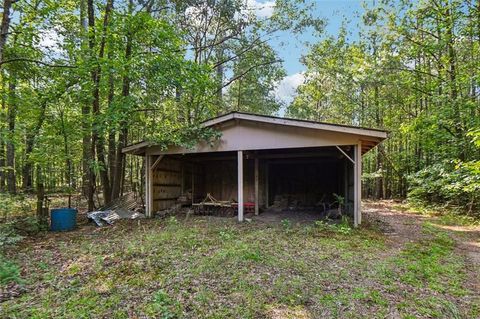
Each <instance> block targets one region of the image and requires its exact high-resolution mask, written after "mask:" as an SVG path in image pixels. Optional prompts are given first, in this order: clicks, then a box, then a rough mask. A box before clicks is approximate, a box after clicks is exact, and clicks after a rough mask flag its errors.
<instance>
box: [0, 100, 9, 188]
mask: <svg viewBox="0 0 480 319" xmlns="http://www.w3.org/2000/svg"><path fill="white" fill-rule="evenodd" d="M5 108H6V106H5V98H2V111H1V112H0V192H5V191H6V189H5V182H6V174H5V173H6V172H5V169H6V167H5V165H6V162H5V156H6V154H5V124H6V122H7V121H6V118H5V117H4V110H5Z"/></svg>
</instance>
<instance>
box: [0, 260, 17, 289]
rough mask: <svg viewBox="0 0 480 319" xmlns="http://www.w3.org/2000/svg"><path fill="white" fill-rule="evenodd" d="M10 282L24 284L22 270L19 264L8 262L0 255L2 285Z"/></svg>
mask: <svg viewBox="0 0 480 319" xmlns="http://www.w3.org/2000/svg"><path fill="white" fill-rule="evenodd" d="M10 282H16V283H21V282H22V280H21V277H20V268H19V267H18V265H17V264H15V263H14V262H12V261H9V260H7V259H6V258H5V257H3V256H2V255H1V254H0V284H2V285H5V284H8V283H10Z"/></svg>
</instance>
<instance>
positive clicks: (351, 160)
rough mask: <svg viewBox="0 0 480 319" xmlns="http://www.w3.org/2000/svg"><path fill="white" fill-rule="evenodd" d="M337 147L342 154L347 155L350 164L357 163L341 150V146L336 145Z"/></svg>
mask: <svg viewBox="0 0 480 319" xmlns="http://www.w3.org/2000/svg"><path fill="white" fill-rule="evenodd" d="M335 147H336V148H337V149H338V150H339V151H340V152H342V154H343V155H345V157H346V158H348V160H349V161H350V162H352V163H355V161H354V160H353V159H352V158H351V157H350V156H348V154H347V153H345V151H344V150H342V148H341V147H340V146H338V145H335Z"/></svg>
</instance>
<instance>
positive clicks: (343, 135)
mask: <svg viewBox="0 0 480 319" xmlns="http://www.w3.org/2000/svg"><path fill="white" fill-rule="evenodd" d="M231 123H234V125H239V124H240V123H241V125H242V126H244V127H243V130H241V131H239V130H237V131H232V130H231V128H232V125H230V124H231ZM202 126H203V127H212V128H215V129H218V130H219V131H221V132H222V133H225V135H226V136H225V137H222V138H224V139H232V140H235V141H234V142H236V143H237V144H240V145H238V147H237V148H238V149H239V150H240V149H243V150H247V149H268V148H269V147H264V148H262V145H261V143H258V139H257V137H258V138H260V139H261V138H262V136H261V134H262V132H263V133H265V132H266V131H268V132H269V133H270V134H268V136H265V139H268V138H270V139H272V138H273V139H275V135H276V134H277V135H278V137H279V139H285V137H286V136H290V135H291V136H294V138H292V139H291V140H290V145H286V147H312V146H314V145H315V143H313V144H312V139H315V138H316V137H317V139H323V138H321V137H323V136H326V137H327V138H326V139H324V141H322V142H321V143H319V145H318V146H334V145H349V144H352V143H351V141H352V140H357V141H360V142H361V143H362V153H363V154H364V153H366V152H368V151H369V150H370V149H372V148H373V147H375V146H376V145H377V144H379V143H380V142H382V141H383V140H385V139H386V138H387V136H388V133H387V132H386V131H384V130H378V129H372V128H364V127H358V126H348V125H340V124H331V123H324V122H315V121H306V120H297V119H289V118H282V117H274V116H265V115H257V114H250V113H242V112H231V113H228V114H225V115H221V116H218V117H215V118H212V119H210V120H207V121H205V122H203V123H202ZM260 126H261V127H262V129H261V130H260V129H259V127H260ZM279 129H280V130H281V132H280V131H279ZM248 133H251V134H254V135H255V136H251V137H255V139H253V140H250V141H248V140H247V139H246V136H245V135H244V134H248ZM240 134H241V135H242V136H241V137H238V135H240ZM222 138H221V139H222ZM303 141H305V143H303ZM337 141H338V142H337ZM249 143H250V144H251V145H249ZM292 143H293V144H295V145H294V146H293V144H292ZM220 144H221V145H223V146H220V147H219V146H218V145H220ZM228 144H230V145H229V147H225V145H228ZM233 144H234V145H232V143H228V140H227V141H223V143H219V144H217V146H211V147H210V148H209V147H208V144H207V143H203V142H199V145H197V147H196V148H194V149H192V150H187V149H184V148H182V147H178V146H171V147H169V148H167V149H166V150H162V149H161V148H160V147H159V145H156V144H155V143H152V142H147V141H143V142H139V143H135V144H131V145H128V146H126V147H124V148H123V153H127V154H133V155H142V156H143V155H145V154H146V153H155V154H156V153H159V154H160V153H161V154H181V153H205V152H209V151H211V152H218V151H226V150H227V151H228V150H235V143H233ZM265 144H266V145H265V146H267V145H270V144H271V141H270V142H267V143H265ZM280 146H281V143H280V144H278V145H277V147H275V146H274V147H272V148H281V147H280Z"/></svg>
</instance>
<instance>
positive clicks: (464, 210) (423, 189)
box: [408, 161, 480, 219]
mask: <svg viewBox="0 0 480 319" xmlns="http://www.w3.org/2000/svg"><path fill="white" fill-rule="evenodd" d="M408 181H409V192H408V198H409V200H410V201H411V202H413V203H416V204H417V205H423V206H427V207H428V206H431V205H436V206H442V207H449V208H450V209H455V210H456V211H457V212H458V213H459V215H460V214H463V215H467V216H470V217H473V218H475V219H480V161H470V162H460V161H445V162H442V163H436V164H433V165H431V166H429V167H427V168H425V169H423V170H421V171H419V172H417V173H415V174H413V175H410V176H409V177H408Z"/></svg>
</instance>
